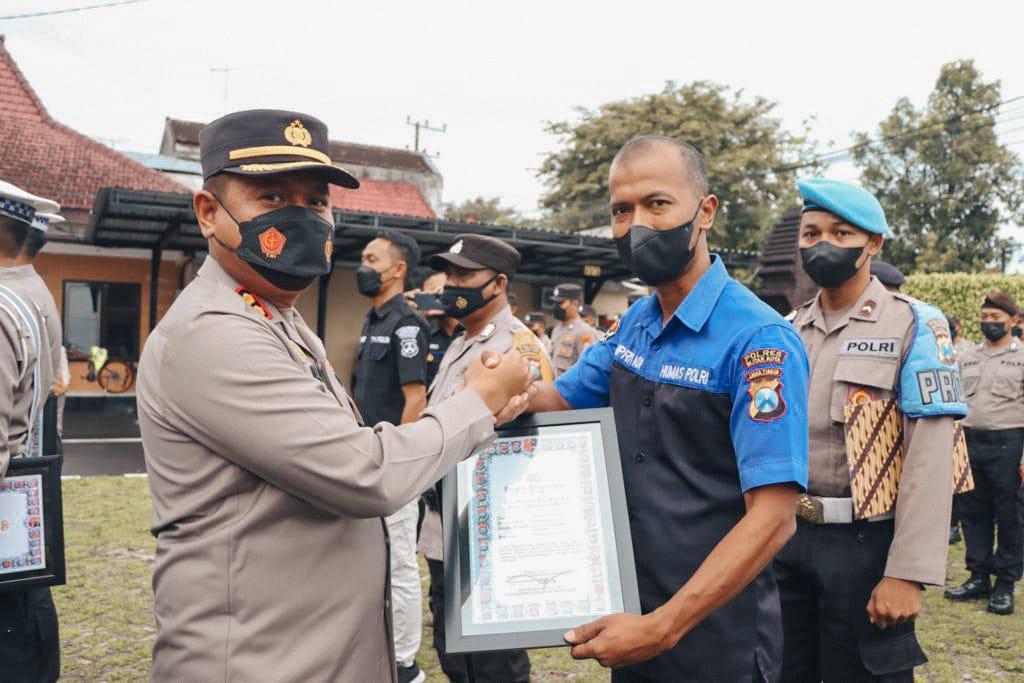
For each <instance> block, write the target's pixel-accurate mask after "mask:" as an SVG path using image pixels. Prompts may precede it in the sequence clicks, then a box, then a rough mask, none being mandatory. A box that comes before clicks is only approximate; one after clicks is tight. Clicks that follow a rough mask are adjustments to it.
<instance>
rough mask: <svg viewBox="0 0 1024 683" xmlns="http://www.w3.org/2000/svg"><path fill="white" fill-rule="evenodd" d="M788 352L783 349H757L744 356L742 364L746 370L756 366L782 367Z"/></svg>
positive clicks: (741, 360)
mask: <svg viewBox="0 0 1024 683" xmlns="http://www.w3.org/2000/svg"><path fill="white" fill-rule="evenodd" d="M785 360H786V352H785V351H783V350H782V349H756V350H754V351H750V352H748V353H746V354H744V355H743V358H741V359H740V364H741V365H742V366H743V367H745V368H752V367H754V366H755V365H782V363H783V361H785Z"/></svg>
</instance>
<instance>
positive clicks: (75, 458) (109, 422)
mask: <svg viewBox="0 0 1024 683" xmlns="http://www.w3.org/2000/svg"><path fill="white" fill-rule="evenodd" d="M145 471H146V465H145V463H144V461H143V457H142V441H141V439H140V437H139V424H138V420H137V418H136V415H135V406H134V401H133V400H118V401H116V402H113V401H109V400H108V401H107V403H98V402H95V401H94V402H88V403H85V404H84V405H82V404H81V403H80V404H79V405H69V406H68V407H67V408H66V409H65V412H64V471H63V474H64V476H66V477H67V476H81V477H90V476H96V475H103V474H115V475H116V474H140V473H142V472H145Z"/></svg>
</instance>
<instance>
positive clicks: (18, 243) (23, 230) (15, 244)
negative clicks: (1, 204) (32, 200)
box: [0, 217, 36, 258]
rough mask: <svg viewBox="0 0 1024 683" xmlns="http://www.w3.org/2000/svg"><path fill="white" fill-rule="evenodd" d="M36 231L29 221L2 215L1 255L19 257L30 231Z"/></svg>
mask: <svg viewBox="0 0 1024 683" xmlns="http://www.w3.org/2000/svg"><path fill="white" fill-rule="evenodd" d="M30 230H31V231H33V232H36V230H35V228H31V227H29V224H28V223H23V222H22V221H18V220H15V219H13V218H7V217H0V255H3V256H6V257H7V258H17V257H18V254H19V253H20V252H21V248H22V247H23V246H25V240H26V239H28V233H29V231H30Z"/></svg>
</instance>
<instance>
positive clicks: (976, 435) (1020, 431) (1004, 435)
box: [964, 427, 1024, 443]
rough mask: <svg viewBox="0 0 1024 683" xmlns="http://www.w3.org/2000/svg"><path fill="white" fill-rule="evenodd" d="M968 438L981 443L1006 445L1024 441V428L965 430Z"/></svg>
mask: <svg viewBox="0 0 1024 683" xmlns="http://www.w3.org/2000/svg"><path fill="white" fill-rule="evenodd" d="M964 432H965V433H966V434H967V437H968V438H969V439H971V440H972V441H978V442H980V443H1005V442H1007V441H1012V440H1013V439H1024V427H1014V428H1013V429H969V428H964Z"/></svg>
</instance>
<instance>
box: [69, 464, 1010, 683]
mask: <svg viewBox="0 0 1024 683" xmlns="http://www.w3.org/2000/svg"><path fill="white" fill-rule="evenodd" d="M64 511H65V513H64V514H65V520H64V523H65V533H66V539H67V562H68V585H66V586H62V587H59V588H56V589H55V590H54V597H55V599H56V602H57V611H58V612H59V614H60V622H61V646H62V653H63V654H62V657H63V660H62V667H63V675H64V677H65V678H66V679H69V680H76V679H77V680H87V681H98V680H103V681H137V680H143V679H145V678H147V677H148V674H149V658H150V649H151V647H152V642H153V637H154V635H155V632H156V629H155V627H154V625H153V616H152V590H151V584H150V581H151V579H152V572H153V549H154V546H155V541H154V539H153V537H152V536H151V535H150V534H149V514H150V509H149V495H148V488H147V484H146V480H145V479H126V478H123V477H91V478H87V479H80V480H73V481H65V482H64ZM962 556H963V544H962V543H961V544H959V545H956V546H954V547H953V548H952V549H951V551H950V575H949V583H950V584H953V583H960V582H961V581H963V580H964V579H965V578H966V575H965V573H964V571H963V569H962V564H963V562H962ZM421 569H422V572H421V573H422V574H423V575H424V576H425V575H426V566H425V565H424V566H422V567H421ZM424 590H425V587H424ZM1017 600H1018V612H1017V614H1014V615H1013V616H1010V617H996V616H994V615H991V614H988V613H987V612H985V605H984V603H982V602H975V603H968V604H955V603H951V602H949V601H947V600H944V599H943V598H942V594H941V592H940V591H938V590H936V589H929V590H928V591H927V593H926V595H925V606H924V613H923V615H922V617H921V619H920V622H919V625H918V634H919V637H920V639H921V642H922V645H923V646H924V649H925V651H926V652H927V653H928V656H929V657H930V659H931V662H930V663H929V664H928V665H927V666H924V667H921V668H920V669H918V679H919V680H922V681H936V682H940V681H941V682H945V681H1024V595H1022V593H1021V590H1020V589H1019V588H1018V591H1017ZM425 602H426V601H424V604H425ZM423 623H424V628H423V631H424V633H423V644H424V647H423V649H422V651H421V652H420V655H419V657H418V661H419V663H420V666H421V667H423V668H424V670H425V671H427V680H429V681H445V680H446V679H445V677H444V676H443V675H442V674H441V672H440V669H439V667H438V664H437V658H436V657H435V656H434V652H433V650H432V649H431V648H430V632H431V627H430V614H429V612H425V613H424V620H423ZM530 660H531V662H532V664H533V679H534V680H537V681H562V680H569V681H580V682H583V681H606V680H608V676H607V674H605V673H604V672H603V670H602V669H601V668H600V667H599V666H597V665H596V664H594V663H592V662H587V663H580V662H575V661H573V660H572V659H571V658H570V657H569V655H568V653H567V651H566V650H564V649H560V648H559V649H549V650H534V651H531V652H530Z"/></svg>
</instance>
